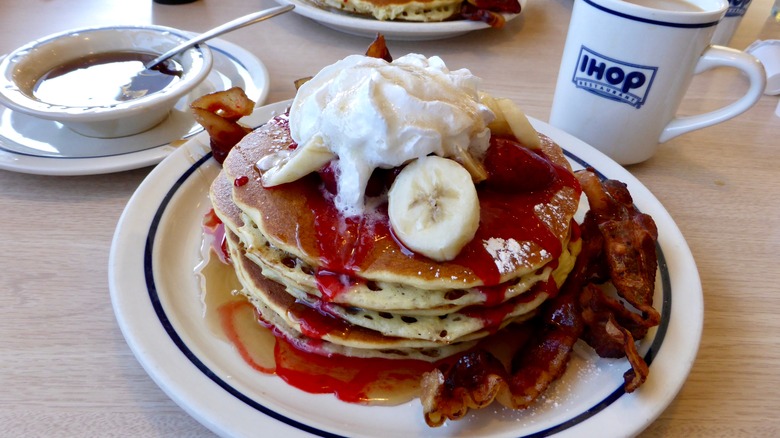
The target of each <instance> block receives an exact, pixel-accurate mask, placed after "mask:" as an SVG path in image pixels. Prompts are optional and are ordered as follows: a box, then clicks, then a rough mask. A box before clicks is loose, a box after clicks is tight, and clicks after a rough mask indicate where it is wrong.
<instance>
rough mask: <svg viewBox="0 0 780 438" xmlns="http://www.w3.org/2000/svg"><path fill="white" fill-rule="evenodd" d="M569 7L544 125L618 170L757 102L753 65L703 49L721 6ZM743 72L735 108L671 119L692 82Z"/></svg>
mask: <svg viewBox="0 0 780 438" xmlns="http://www.w3.org/2000/svg"><path fill="white" fill-rule="evenodd" d="M631 1H634V2H640V1H641V2H643V4H645V5H646V6H640V5H639V4H635V3H629V2H628V1H624V0H575V2H574V10H573V12H572V18H571V23H570V24H569V33H568V35H567V38H566V45H565V47H564V50H563V56H562V59H561V67H560V71H559V73H558V83H557V86H556V89H555V97H554V98H553V105H552V112H551V114H550V123H551V124H552V125H553V126H556V127H558V128H561V129H563V130H565V131H568V132H569V133H571V134H573V135H575V136H576V137H579V138H580V139H582V140H584V141H585V142H587V143H589V144H591V145H592V146H593V147H595V148H597V149H599V150H601V151H602V152H604V153H605V154H607V155H608V156H610V157H612V158H613V159H614V160H615V161H617V162H618V163H621V164H633V163H639V162H641V161H644V160H647V159H648V158H650V157H651V156H652V155H653V154H654V153H655V151H656V150H657V148H658V144H659V143H663V142H665V141H667V140H669V139H671V138H674V137H676V136H678V135H680V134H683V133H686V132H689V131H693V130H695V129H700V128H704V127H707V126H711V125H714V124H716V123H720V122H723V121H725V120H728V119H730V118H732V117H735V116H737V115H739V114H741V113H743V112H744V111H746V110H747V109H749V108H750V107H751V106H753V105H754V104H755V103H756V101H758V99H759V98H760V97H761V94H762V92H763V90H764V85H765V83H766V77H765V74H764V69H763V67H762V66H761V63H760V62H758V60H756V59H755V58H754V57H752V56H750V55H748V54H746V53H744V52H740V51H738V50H734V49H729V48H726V47H720V46H710V40H711V38H712V34H713V32H714V30H715V26H716V25H717V24H718V21H719V20H720V19H721V17H723V14H724V13H725V12H726V8H727V7H728V3H727V2H726V1H725V0H631ZM720 66H728V67H735V68H737V69H740V70H742V71H743V72H744V73H745V74H746V76H747V78H748V80H749V82H750V84H749V87H748V90H747V92H746V94H745V95H744V96H742V97H741V98H740V99H738V100H737V101H735V102H733V103H731V104H729V105H727V106H725V107H723V108H720V109H717V110H715V111H711V112H708V113H704V114H699V115H694V116H687V117H676V113H677V109H678V107H679V105H680V102H681V101H682V99H683V96H684V95H685V91H686V90H687V88H688V85H689V84H690V82H691V79H692V78H693V76H694V75H695V74H698V73H701V72H703V71H706V70H709V69H711V68H714V67H720Z"/></svg>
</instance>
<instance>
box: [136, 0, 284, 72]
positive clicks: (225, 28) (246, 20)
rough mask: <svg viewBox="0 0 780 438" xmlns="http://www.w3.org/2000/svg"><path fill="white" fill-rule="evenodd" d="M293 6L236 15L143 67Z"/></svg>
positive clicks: (280, 12) (148, 67)
mask: <svg viewBox="0 0 780 438" xmlns="http://www.w3.org/2000/svg"><path fill="white" fill-rule="evenodd" d="M294 8H295V6H294V5H286V6H277V7H275V8H269V9H265V10H262V11H259V12H255V13H252V14H248V15H244V16H243V17H238V18H236V19H235V20H233V21H228V22H227V23H225V24H223V25H220V26H217V27H215V28H214V29H211V30H209V31H207V32H204V33H202V34H200V35H198V36H197V37H195V38H193V39H190V40H187V41H185V42H184V43H182V44H179V45H178V46H176V47H174V48H173V49H171V50H169V51H167V52H165V53H163V54H162V55H160V56H158V57H157V58H154V59H153V60H151V61H150V62H148V63H147V64H146V65H145V66H144V67H145V68H146V69H147V70H149V69H152V68H153V67H155V66H156V65H157V64H159V63H161V62H163V61H165V60H166V59H168V58H170V57H171V56H173V55H175V54H177V53H179V52H181V51H184V50H186V49H189V48H190V47H192V46H194V45H196V44H199V43H202V42H203V41H206V40H209V39H211V38H215V37H218V36H220V35H222V34H223V33H227V32H230V31H232V30H236V29H240V28H242V27H244V26H249V25H250V24H255V23H258V22H260V21H263V20H267V19H269V18H272V17H275V16H277V15H280V14H284V13H285V12H289V11H292V10H293V9H294Z"/></svg>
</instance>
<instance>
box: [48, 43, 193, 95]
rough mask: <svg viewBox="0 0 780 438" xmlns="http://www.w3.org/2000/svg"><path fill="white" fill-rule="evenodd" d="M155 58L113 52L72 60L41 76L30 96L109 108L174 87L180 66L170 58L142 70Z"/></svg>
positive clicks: (150, 55)
mask: <svg viewBox="0 0 780 438" xmlns="http://www.w3.org/2000/svg"><path fill="white" fill-rule="evenodd" d="M155 57H156V55H155V54H153V53H144V52H133V51H116V52H103V53H95V54H90V55H87V56H83V57H80V58H76V59H74V60H72V61H69V62H66V63H63V64H62V65H59V66H57V67H55V68H53V69H51V70H49V71H48V72H46V73H44V74H43V75H42V76H41V77H40V78H39V79H38V80H37V82H36V84H35V86H34V87H33V96H34V97H35V98H36V99H38V100H40V101H42V102H46V103H48V104H51V105H62V106H70V107H95V106H111V105H115V104H117V103H120V102H125V101H128V100H133V99H138V98H141V97H144V96H148V95H150V94H153V93H156V92H158V91H161V90H163V89H165V88H166V87H168V86H170V85H172V84H175V83H176V82H178V81H179V80H180V79H181V76H182V73H183V68H182V66H181V65H180V64H178V63H176V62H175V61H173V60H170V59H169V60H167V61H166V62H163V63H160V64H158V65H157V66H156V67H155V68H154V69H145V67H144V65H145V64H146V63H147V62H150V61H151V60H153V59H154V58H155Z"/></svg>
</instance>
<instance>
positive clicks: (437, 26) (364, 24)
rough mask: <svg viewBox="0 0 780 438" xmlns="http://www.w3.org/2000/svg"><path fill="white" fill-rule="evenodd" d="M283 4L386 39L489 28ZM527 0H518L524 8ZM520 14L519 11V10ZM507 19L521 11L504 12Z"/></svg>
mask: <svg viewBox="0 0 780 438" xmlns="http://www.w3.org/2000/svg"><path fill="white" fill-rule="evenodd" d="M276 2H277V3H279V4H282V5H287V4H290V5H295V9H293V12H295V13H296V14H299V15H302V16H304V17H306V18H310V19H312V20H314V21H316V22H318V23H320V24H322V25H323V26H326V27H329V28H331V29H335V30H338V31H341V32H344V33H348V34H351V35H357V36H362V37H367V38H376V34H377V33H381V34H382V35H384V37H385V38H386V39H388V40H406V41H424V40H438V39H444V38H451V37H454V36H458V35H462V34H464V33H468V32H472V31H475V30H480V29H489V28H490V25H488V24H487V23H483V22H481V21H470V20H453V21H442V22H436V23H412V22H403V21H379V20H375V19H373V18H369V17H360V16H357V15H354V14H348V13H344V12H339V11H336V10H333V9H328V8H324V7H320V6H318V5H316V4H314V3H312V2H311V1H310V0H276ZM527 3H528V1H527V0H520V6H521V10H524V9H525V7H526V4H527ZM521 13H522V12H521ZM503 15H504V18H505V19H506V21H509V20H512V19H514V18H515V17H517V16H518V15H520V14H503Z"/></svg>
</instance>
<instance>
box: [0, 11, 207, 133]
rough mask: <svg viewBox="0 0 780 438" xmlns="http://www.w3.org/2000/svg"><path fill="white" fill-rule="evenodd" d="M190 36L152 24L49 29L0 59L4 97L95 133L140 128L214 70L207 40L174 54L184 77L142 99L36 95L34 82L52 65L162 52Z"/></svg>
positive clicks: (0, 99) (11, 104)
mask: <svg viewBox="0 0 780 438" xmlns="http://www.w3.org/2000/svg"><path fill="white" fill-rule="evenodd" d="M188 37H189V36H188V35H187V34H185V33H184V32H182V31H180V30H176V29H172V28H168V27H163V26H151V25H150V26H111V27H91V28H83V29H75V30H70V31H66V32H61V33H57V34H53V35H49V36H47V37H44V38H41V39H39V40H36V41H33V42H30V43H28V44H26V45H24V46H22V47H20V48H18V49H16V50H14V51H13V52H11V53H9V54H8V56H6V57H5V59H3V60H2V62H0V103H2V104H3V105H5V106H7V107H8V108H10V109H11V110H13V111H18V112H21V113H25V114H29V115H31V116H34V117H38V118H41V119H46V120H55V121H58V122H60V123H62V124H63V125H65V126H67V127H68V128H70V129H72V130H73V131H75V132H77V133H79V134H81V135H85V136H89V137H100V138H113V137H124V136H128V135H133V134H138V133H140V132H143V131H146V130H148V129H150V128H152V127H154V126H156V125H157V124H159V123H160V122H162V121H163V120H165V118H166V117H167V116H168V113H169V112H170V110H171V109H172V108H173V107H174V105H175V104H176V102H177V101H178V100H179V99H181V98H182V97H183V96H185V95H186V94H187V93H189V92H190V91H191V90H192V89H193V88H195V86H197V85H198V84H199V83H200V82H201V81H203V80H204V79H205V78H206V76H208V74H209V72H210V71H211V65H212V56H211V51H210V50H209V48H208V47H207V46H206V45H204V44H201V45H199V46H196V47H193V48H191V49H188V50H186V51H184V52H183V53H181V54H179V55H176V56H174V57H173V58H172V59H173V60H174V61H176V62H177V63H178V64H180V65H181V67H182V70H183V71H182V75H181V77H180V79H179V80H178V81H174V82H173V83H171V84H170V85H168V86H167V87H165V88H163V89H162V90H160V91H157V92H154V93H150V94H148V95H146V96H144V97H139V98H136V99H131V100H127V101H122V102H118V103H111V104H106V105H99V106H66V105H62V104H52V103H48V102H44V101H42V100H40V99H38V98H36V97H35V96H34V94H33V91H34V87H35V85H36V83H37V82H38V80H39V79H40V78H41V77H42V76H43V75H45V74H46V73H48V72H49V71H51V70H52V69H54V68H56V67H59V66H62V65H64V64H66V63H68V62H72V61H74V60H77V59H79V58H82V57H84V56H88V55H93V54H99V53H106V52H117V51H131V52H144V53H150V54H155V55H160V54H162V53H164V52H166V51H168V50H169V49H172V48H173V47H175V46H176V45H178V44H179V43H181V42H183V41H185V40H186V39H188ZM120 85H121V84H120Z"/></svg>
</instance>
